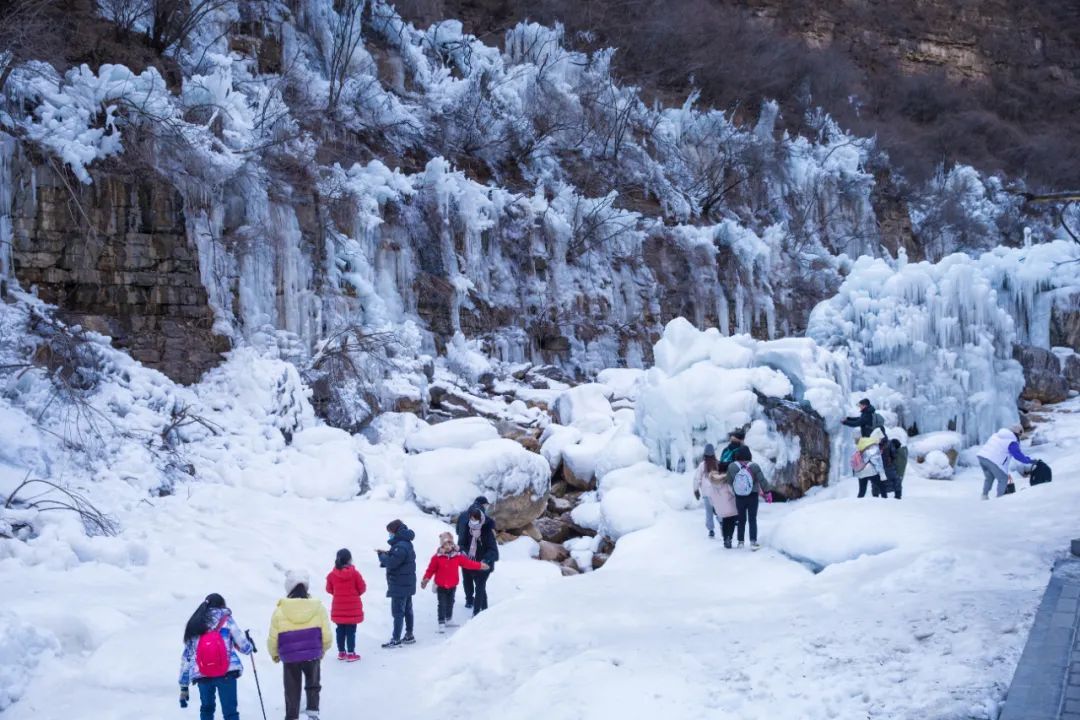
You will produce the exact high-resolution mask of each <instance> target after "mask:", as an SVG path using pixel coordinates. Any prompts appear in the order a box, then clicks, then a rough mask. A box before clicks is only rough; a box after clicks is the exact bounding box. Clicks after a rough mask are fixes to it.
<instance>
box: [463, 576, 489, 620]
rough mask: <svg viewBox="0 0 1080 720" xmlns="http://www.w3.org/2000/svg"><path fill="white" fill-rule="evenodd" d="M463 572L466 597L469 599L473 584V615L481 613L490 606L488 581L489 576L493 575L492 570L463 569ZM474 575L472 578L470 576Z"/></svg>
mask: <svg viewBox="0 0 1080 720" xmlns="http://www.w3.org/2000/svg"><path fill="white" fill-rule="evenodd" d="M461 574H462V575H463V576H464V579H465V582H466V585H465V593H466V595H465V598H466V601H467V600H468V592H469V585H472V591H473V615H474V616H475V615H479V614H480V613H481V612H483V611H484V610H487V607H488V596H487V581H488V576H489V575H491V571H490V570H462V571H461ZM470 575H471V576H472V577H471V578H470V577H469V576H470Z"/></svg>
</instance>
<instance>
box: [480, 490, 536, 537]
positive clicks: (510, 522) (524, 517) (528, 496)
mask: <svg viewBox="0 0 1080 720" xmlns="http://www.w3.org/2000/svg"><path fill="white" fill-rule="evenodd" d="M546 507H547V493H545V494H543V495H539V496H536V495H533V494H532V493H531V492H529V491H525V492H523V493H521V494H520V495H511V496H509V497H502V498H499V499H498V500H496V501H495V502H494V503H493V504H492V505H491V507H490V508H489V512H490V514H491V517H492V518H494V519H495V527H497V528H503V529H506V530H520V529H522V528H525V527H526V526H528V525H529V524H531V523H532V522H533V521H534V520H536V519H537V518H538V517H540V514H541V513H543V512H544V508H546Z"/></svg>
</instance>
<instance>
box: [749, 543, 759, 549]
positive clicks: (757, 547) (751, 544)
mask: <svg viewBox="0 0 1080 720" xmlns="http://www.w3.org/2000/svg"><path fill="white" fill-rule="evenodd" d="M750 549H751V550H760V549H761V546H760V545H758V544H757V543H750Z"/></svg>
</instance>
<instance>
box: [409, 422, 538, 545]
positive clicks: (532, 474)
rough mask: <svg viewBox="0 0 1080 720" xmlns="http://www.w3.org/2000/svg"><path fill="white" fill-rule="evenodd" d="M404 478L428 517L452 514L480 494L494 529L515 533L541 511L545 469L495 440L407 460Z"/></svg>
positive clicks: (517, 447) (534, 457)
mask: <svg viewBox="0 0 1080 720" xmlns="http://www.w3.org/2000/svg"><path fill="white" fill-rule="evenodd" d="M405 479H406V481H407V482H408V484H409V487H410V488H411V489H412V492H413V496H414V497H415V499H416V503H417V505H419V506H420V507H422V508H423V509H425V510H427V511H429V512H435V513H437V514H439V515H444V516H451V515H455V514H457V513H460V512H462V511H464V510H465V509H467V508H468V507H469V505H470V504H471V503H472V501H473V499H475V498H476V497H477V496H478V495H484V496H486V497H487V498H488V499H489V500H491V501H492V507H491V515H492V517H493V518H495V523H496V525H497V527H498V528H499V530H519V529H521V528H524V527H525V526H526V525H528V524H529V523H531V522H532V521H534V520H535V519H536V518H538V517H539V516H540V513H542V512H543V511H544V508H545V507H546V506H547V492H548V487H549V485H550V480H551V468H550V467H549V466H548V463H547V461H546V460H544V458H542V457H541V456H540V455H537V454H536V453H531V452H529V451H528V450H526V449H525V448H523V447H521V445H519V444H518V443H516V442H514V441H513V440H507V439H505V438H500V439H497V440H484V441H481V442H479V443H477V444H475V445H474V446H473V447H472V448H469V449H462V448H452V447H444V448H440V449H438V450H431V451H430V452H424V453H420V454H418V455H410V456H409V457H408V458H407V459H406V461H405Z"/></svg>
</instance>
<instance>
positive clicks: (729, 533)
mask: <svg viewBox="0 0 1080 720" xmlns="http://www.w3.org/2000/svg"><path fill="white" fill-rule="evenodd" d="M738 520H739V516H738V515H732V516H731V517H726V518H720V534H721V535H723V537H724V540H725V541H726V542H730V541H731V538H732V537H733V536H734V535H735V525H736V524H737V523H738ZM755 525H756V518H755Z"/></svg>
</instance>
